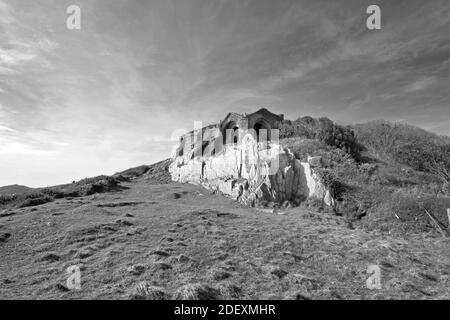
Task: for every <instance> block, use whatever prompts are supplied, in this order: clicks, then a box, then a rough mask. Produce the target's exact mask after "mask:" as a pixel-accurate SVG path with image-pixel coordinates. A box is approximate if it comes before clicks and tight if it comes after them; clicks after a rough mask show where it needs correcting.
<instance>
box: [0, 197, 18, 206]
mask: <svg viewBox="0 0 450 320" xmlns="http://www.w3.org/2000/svg"><path fill="white" fill-rule="evenodd" d="M15 200H17V195H16V194H11V195H9V194H7V195H0V205H5V204H8V203H10V202H13V201H15Z"/></svg>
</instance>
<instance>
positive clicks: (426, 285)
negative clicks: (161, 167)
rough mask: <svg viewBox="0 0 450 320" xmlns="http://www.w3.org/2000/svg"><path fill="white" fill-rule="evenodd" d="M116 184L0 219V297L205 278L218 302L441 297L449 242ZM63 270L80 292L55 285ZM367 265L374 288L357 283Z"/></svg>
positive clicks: (185, 192) (449, 265)
mask: <svg viewBox="0 0 450 320" xmlns="http://www.w3.org/2000/svg"><path fill="white" fill-rule="evenodd" d="M124 186H126V187H128V189H127V190H124V191H121V192H118V193H108V194H98V195H93V196H90V197H84V198H75V199H72V200H66V199H63V200H58V201H55V202H52V203H48V204H46V205H42V206H39V207H35V208H25V209H18V210H16V211H14V212H13V213H12V214H11V215H6V216H4V217H1V218H0V236H1V235H3V236H4V237H0V257H1V259H0V299H13V298H29V299H54V298H62V299H92V298H98V299H116V298H124V299H126V298H128V297H129V294H130V293H131V292H133V289H134V287H135V286H136V285H137V284H138V283H140V282H142V281H147V282H148V283H149V284H152V285H155V286H158V287H162V288H164V290H165V291H166V292H167V294H168V296H171V295H172V294H173V293H174V292H175V291H176V290H177V289H178V288H179V287H181V286H183V285H185V284H194V283H206V284H209V285H210V286H212V287H214V288H217V289H218V290H219V291H220V295H221V297H222V298H226V299H246V298H252V299H272V298H278V299H295V298H298V299H308V298H312V299H378V298H400V299H411V298H418V299H450V289H449V288H450V280H449V275H450V250H449V248H450V240H449V239H442V238H438V237H435V236H431V235H423V236H411V237H410V238H408V239H398V238H394V237H391V236H389V235H385V234H381V233H375V232H371V233H368V232H366V231H364V230H362V229H358V228H356V229H351V228H349V226H348V225H347V224H346V223H345V222H344V220H343V219H342V218H339V217H335V216H332V215H331V214H325V213H314V212H308V211H305V210H301V209H292V210H289V211H287V212H285V213H284V214H282V215H280V214H273V213H268V212H262V211H258V210H256V209H249V208H245V207H243V206H241V205H240V204H238V203H236V202H233V201H231V200H230V199H227V198H225V197H223V196H219V195H212V194H210V193H209V192H208V191H206V190H204V189H202V188H200V187H197V186H192V185H182V184H168V185H149V184H148V183H145V182H143V181H136V182H132V183H126V184H124ZM2 239H3V240H2ZM72 265H75V266H78V267H80V269H81V281H82V283H81V290H80V291H73V290H68V289H67V287H66V286H65V285H66V280H67V278H68V275H67V274H66V270H67V268H68V267H69V266H72ZM370 265H376V266H378V267H379V268H380V272H381V289H373V290H370V289H368V288H367V285H366V280H367V278H368V277H369V275H368V274H367V269H368V267H369V266H370Z"/></svg>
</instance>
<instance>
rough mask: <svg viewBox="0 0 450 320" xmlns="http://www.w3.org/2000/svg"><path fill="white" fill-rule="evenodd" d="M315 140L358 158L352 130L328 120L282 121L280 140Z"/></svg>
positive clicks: (358, 149)
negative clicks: (295, 138) (293, 138)
mask: <svg viewBox="0 0 450 320" xmlns="http://www.w3.org/2000/svg"><path fill="white" fill-rule="evenodd" d="M292 137H297V138H303V139H317V140H319V141H321V142H323V143H325V144H327V145H328V146H331V147H336V148H339V149H341V150H344V151H345V152H347V153H348V154H350V155H352V156H353V157H355V158H359V155H360V152H361V150H362V147H361V145H360V144H359V143H358V141H357V139H356V136H355V133H354V132H353V129H352V128H350V127H344V126H340V125H338V124H336V123H334V122H333V121H331V120H330V119H328V118H319V119H314V118H311V117H303V118H298V119H297V120H295V121H290V120H286V121H283V123H282V124H281V127H280V139H282V138H292Z"/></svg>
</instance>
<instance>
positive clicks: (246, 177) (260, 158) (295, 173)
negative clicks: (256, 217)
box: [169, 134, 334, 206]
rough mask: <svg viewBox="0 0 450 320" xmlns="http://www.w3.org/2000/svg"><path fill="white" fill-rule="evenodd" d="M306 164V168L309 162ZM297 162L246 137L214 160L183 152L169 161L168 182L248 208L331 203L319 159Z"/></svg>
mask: <svg viewBox="0 0 450 320" xmlns="http://www.w3.org/2000/svg"><path fill="white" fill-rule="evenodd" d="M310 163H311V164H310ZM310 163H309V162H300V161H299V160H298V159H296V158H295V157H294V155H293V154H292V153H291V152H290V151H289V150H288V149H284V148H283V147H282V146H281V145H279V144H274V143H270V144H269V145H267V144H265V145H263V144H261V143H257V142H256V141H255V139H254V137H253V136H252V135H251V134H247V135H245V136H244V138H243V139H242V140H241V142H240V143H239V144H232V145H226V146H224V147H223V148H222V150H221V151H220V152H219V153H217V154H215V155H213V156H206V157H202V156H197V157H195V156H194V154H193V152H188V153H186V154H183V155H182V156H177V157H175V158H174V159H173V162H172V164H171V165H170V167H169V172H170V174H171V176H172V180H174V181H178V182H188V183H193V184H200V185H203V186H204V187H206V188H208V189H210V190H212V191H217V192H221V193H223V194H226V195H228V196H231V197H232V198H233V199H235V200H238V201H240V202H242V203H245V204H247V205H250V206H255V205H268V204H270V203H276V204H283V203H286V201H288V202H289V203H291V204H292V205H299V204H300V203H301V202H303V201H305V200H307V199H311V198H314V199H318V200H321V201H324V202H325V204H327V205H330V206H331V205H334V200H333V198H332V197H331V195H330V192H329V190H328V189H327V188H326V187H325V186H324V184H323V183H322V182H321V179H320V178H319V176H318V175H317V173H316V172H315V171H314V168H313V167H314V166H317V165H320V159H317V158H312V159H311V160H310Z"/></svg>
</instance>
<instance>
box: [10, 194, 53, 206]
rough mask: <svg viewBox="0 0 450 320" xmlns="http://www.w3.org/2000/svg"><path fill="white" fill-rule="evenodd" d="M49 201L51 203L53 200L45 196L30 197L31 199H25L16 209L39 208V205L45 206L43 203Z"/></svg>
mask: <svg viewBox="0 0 450 320" xmlns="http://www.w3.org/2000/svg"><path fill="white" fill-rule="evenodd" d="M51 201H53V198H52V197H50V196H46V195H43V196H41V197H31V198H27V199H25V200H24V201H23V202H21V203H20V204H19V205H18V208H25V207H34V206H39V205H41V204H45V203H48V202H51Z"/></svg>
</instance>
